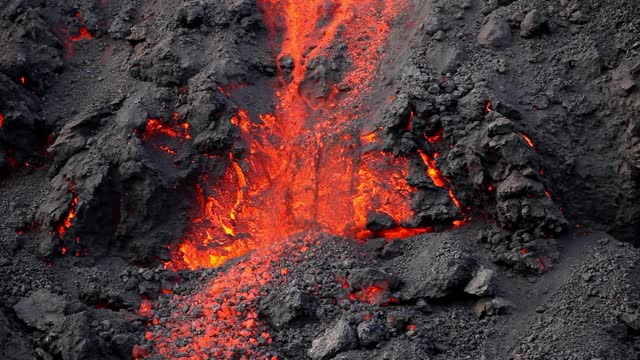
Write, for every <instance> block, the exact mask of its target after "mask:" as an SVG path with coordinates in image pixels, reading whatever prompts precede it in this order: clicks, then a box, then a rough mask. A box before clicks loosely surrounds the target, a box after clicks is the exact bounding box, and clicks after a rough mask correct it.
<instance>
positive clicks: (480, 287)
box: [464, 268, 496, 296]
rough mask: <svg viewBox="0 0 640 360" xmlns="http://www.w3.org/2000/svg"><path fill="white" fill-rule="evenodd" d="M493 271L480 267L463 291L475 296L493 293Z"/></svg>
mask: <svg viewBox="0 0 640 360" xmlns="http://www.w3.org/2000/svg"><path fill="white" fill-rule="evenodd" d="M495 275H496V273H495V271H493V270H491V269H487V268H480V269H479V270H478V271H477V272H476V274H475V276H474V277H473V279H471V281H469V283H468V284H467V286H466V287H465V288H464V292H466V293H467V294H471V295H477V296H491V295H493V293H494V290H495V289H494V286H495V284H494V282H495Z"/></svg>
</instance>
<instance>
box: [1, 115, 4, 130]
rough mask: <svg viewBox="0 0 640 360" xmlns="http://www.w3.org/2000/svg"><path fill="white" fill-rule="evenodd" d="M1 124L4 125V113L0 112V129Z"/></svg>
mask: <svg viewBox="0 0 640 360" xmlns="http://www.w3.org/2000/svg"><path fill="white" fill-rule="evenodd" d="M3 125H4V115H2V114H0V129H2V126H3Z"/></svg>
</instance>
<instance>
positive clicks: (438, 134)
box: [425, 128, 444, 144]
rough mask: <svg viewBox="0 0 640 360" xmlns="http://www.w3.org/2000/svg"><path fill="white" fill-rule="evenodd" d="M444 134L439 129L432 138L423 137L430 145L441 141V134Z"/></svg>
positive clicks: (442, 130) (441, 129)
mask: <svg viewBox="0 0 640 360" xmlns="http://www.w3.org/2000/svg"><path fill="white" fill-rule="evenodd" d="M443 133H444V129H443V128H440V129H438V131H437V132H436V133H435V134H434V135H432V136H425V138H426V139H427V141H428V142H429V143H431V144H435V143H437V142H440V141H442V134H443Z"/></svg>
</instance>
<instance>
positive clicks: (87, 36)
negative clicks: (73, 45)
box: [71, 26, 93, 42]
mask: <svg viewBox="0 0 640 360" xmlns="http://www.w3.org/2000/svg"><path fill="white" fill-rule="evenodd" d="M91 39H93V36H92V35H91V33H90V32H89V30H88V29H87V28H86V27H84V26H82V27H81V28H80V30H79V31H78V35H76V36H72V37H71V41H73V42H76V41H80V40H91Z"/></svg>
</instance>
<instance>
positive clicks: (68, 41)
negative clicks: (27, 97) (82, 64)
mask: <svg viewBox="0 0 640 360" xmlns="http://www.w3.org/2000/svg"><path fill="white" fill-rule="evenodd" d="M73 17H74V18H76V19H77V21H78V23H79V24H80V28H79V29H78V33H77V34H76V35H71V33H70V32H69V30H68V29H66V28H63V29H62V30H61V32H62V33H63V34H64V36H65V39H64V44H65V47H66V48H67V54H66V56H67V59H71V58H72V57H73V43H75V42H78V41H81V40H91V39H93V35H91V32H89V29H87V27H86V26H85V23H84V20H83V19H82V16H81V15H80V13H79V12H76V13H75V14H73ZM23 84H24V83H23Z"/></svg>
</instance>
